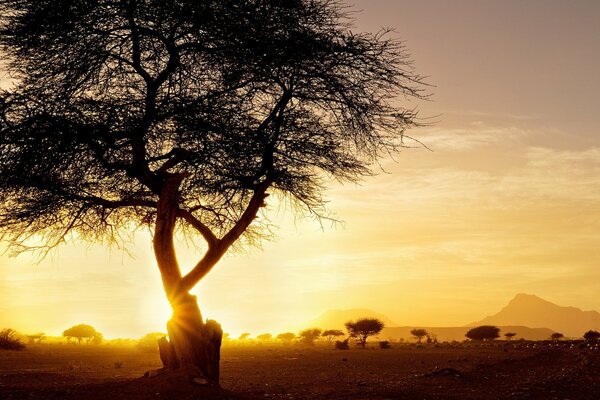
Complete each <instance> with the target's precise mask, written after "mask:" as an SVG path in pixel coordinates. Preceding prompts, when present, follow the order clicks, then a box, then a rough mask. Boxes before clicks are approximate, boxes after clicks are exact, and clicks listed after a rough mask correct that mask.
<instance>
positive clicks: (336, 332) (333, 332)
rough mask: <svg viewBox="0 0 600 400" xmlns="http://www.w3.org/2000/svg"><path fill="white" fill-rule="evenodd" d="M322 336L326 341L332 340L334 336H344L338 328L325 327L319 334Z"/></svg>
mask: <svg viewBox="0 0 600 400" xmlns="http://www.w3.org/2000/svg"><path fill="white" fill-rule="evenodd" d="M321 335H322V336H323V337H324V338H327V341H328V342H331V341H333V339H334V338H336V337H339V336H344V332H343V331H340V330H339V329H326V330H324V331H323V333H322V334H321Z"/></svg>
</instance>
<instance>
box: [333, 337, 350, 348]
mask: <svg viewBox="0 0 600 400" xmlns="http://www.w3.org/2000/svg"><path fill="white" fill-rule="evenodd" d="M335 348H336V349H338V350H350V346H349V345H348V339H346V340H342V341H340V340H336V341H335Z"/></svg>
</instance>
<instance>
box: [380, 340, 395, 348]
mask: <svg viewBox="0 0 600 400" xmlns="http://www.w3.org/2000/svg"><path fill="white" fill-rule="evenodd" d="M390 347H392V346H390V342H388V341H387V340H382V341H381V342H379V348H380V349H389V348H390Z"/></svg>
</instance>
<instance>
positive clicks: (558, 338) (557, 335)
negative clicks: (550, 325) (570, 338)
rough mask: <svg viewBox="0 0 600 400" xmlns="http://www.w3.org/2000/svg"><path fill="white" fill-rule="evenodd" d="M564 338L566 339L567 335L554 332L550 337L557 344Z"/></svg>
mask: <svg viewBox="0 0 600 400" xmlns="http://www.w3.org/2000/svg"><path fill="white" fill-rule="evenodd" d="M563 337H565V335H563V334H562V333H559V332H554V333H553V334H552V335H550V339H552V340H554V341H555V342H557V341H559V340H560V339H562V338H563Z"/></svg>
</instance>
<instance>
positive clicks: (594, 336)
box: [583, 330, 600, 342]
mask: <svg viewBox="0 0 600 400" xmlns="http://www.w3.org/2000/svg"><path fill="white" fill-rule="evenodd" d="M583 338H584V339H585V340H587V341H588V342H597V341H598V339H599V338H600V332H598V331H593V330H589V331H587V332H586V333H584V334H583Z"/></svg>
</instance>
